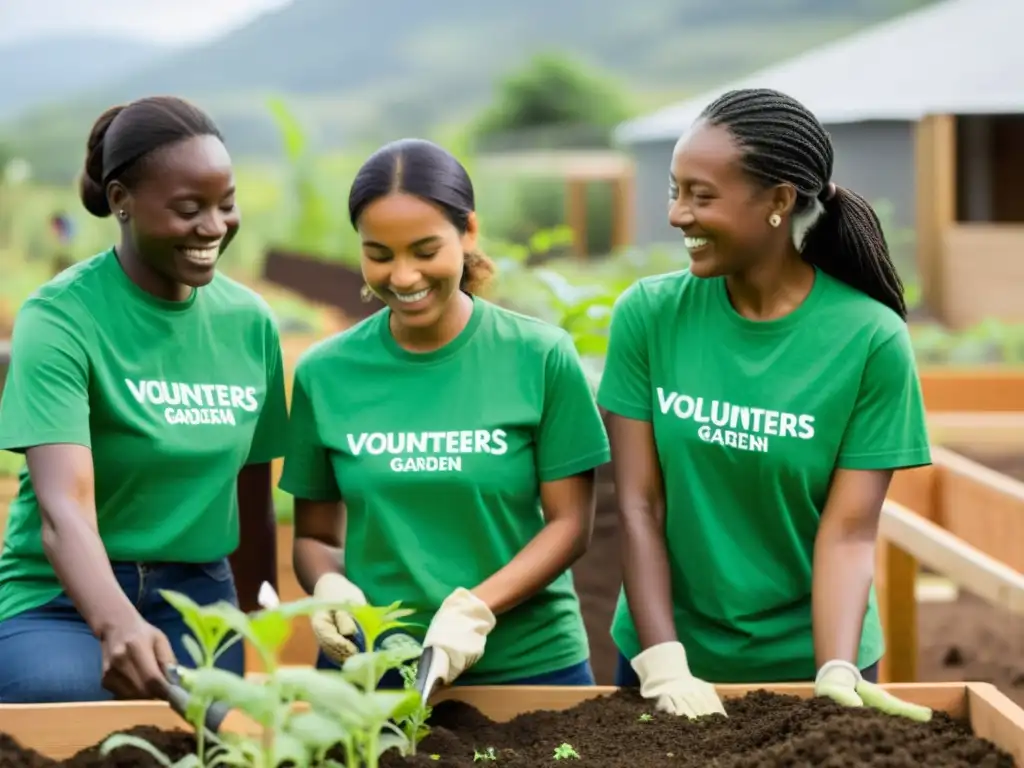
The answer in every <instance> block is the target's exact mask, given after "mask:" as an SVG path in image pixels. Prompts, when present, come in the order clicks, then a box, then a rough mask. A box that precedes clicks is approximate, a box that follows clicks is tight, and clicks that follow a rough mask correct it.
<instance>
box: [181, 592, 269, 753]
mask: <svg viewBox="0 0 1024 768" xmlns="http://www.w3.org/2000/svg"><path fill="white" fill-rule="evenodd" d="M256 601H257V602H258V603H259V604H260V606H261V607H263V608H268V609H269V608H276V607H277V606H278V605H280V604H281V601H280V599H279V598H278V596H277V592H275V591H274V588H273V587H272V586H271V585H270V584H268V583H267V582H265V581H264V582H263V583H262V584H261V585H260V591H259V595H258V596H257V598H256ZM164 674H165V675H166V676H167V701H168V703H170V705H171V709H173V710H174V711H175V712H176V713H177V714H178V715H179V716H180V717H182V718H183V719H185V720H188V716H187V714H186V712H187V710H188V705H189V701H190V698H191V697H190V695H189V692H188V691H186V690H185V688H184V687H183V686H182V684H181V675H180V674H179V673H178V668H177V667H175V666H169V667H167V669H165V670H164ZM229 716H230V720H229V726H228V730H231V731H240V730H244V731H251V730H252V728H251V727H250V726H251V723H250V722H249V721H248V718H246V717H245V716H244V715H242V714H241V713H240V712H234V711H233V710H232V709H231V707H230V706H229V705H227V704H225V703H224V702H222V701H214V702H212V703H211V704H210V705H209V706H208V707H207V708H206V717H205V719H204V724H203V726H204V730H205V731H206V734H205V735H206V736H211V735H212V736H214V737H216V735H217V734H218V733H220V730H221V728H222V727H223V726H224V722H225V720H228V719H229Z"/></svg>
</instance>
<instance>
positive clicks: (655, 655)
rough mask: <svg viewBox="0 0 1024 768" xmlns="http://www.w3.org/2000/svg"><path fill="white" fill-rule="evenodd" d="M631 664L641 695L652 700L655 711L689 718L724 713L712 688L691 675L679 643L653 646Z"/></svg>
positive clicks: (684, 652)
mask: <svg viewBox="0 0 1024 768" xmlns="http://www.w3.org/2000/svg"><path fill="white" fill-rule="evenodd" d="M630 664H631V665H632V667H633V671H635V672H636V674H637V677H639V678H640V695H641V696H643V697H644V698H645V699H654V700H655V701H656V704H655V708H656V709H657V710H658V711H660V712H668V713H669V714H671V715H686V716H687V717H690V718H693V717H700V716H701V715H710V714H713V713H716V712H717V713H718V714H720V715H724V714H725V707H724V706H722V700H721V699H720V698H719V697H718V692H717V691H716V690H715V687H714V686H713V685H711V683H707V682H704V681H703V680H701V679H699V678H696V677H694V676H693V675H692V674H691V673H690V665H689V664H688V663H687V661H686V649H685V648H683V644H682V643H680V642H678V641H675V642H668V643H659V644H658V645H652V646H651V647H650V648H648V649H647V650H646V651H643V652H642V653H640V654H638V655H637V656H635V657H634V658H633V660H632V661H631V662H630Z"/></svg>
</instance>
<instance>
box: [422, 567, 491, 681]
mask: <svg viewBox="0 0 1024 768" xmlns="http://www.w3.org/2000/svg"><path fill="white" fill-rule="evenodd" d="M496 623H497V619H495V617H494V614H493V613H491V609H490V608H488V607H487V604H486V603H484V601H483V600H481V599H480V598H478V597H477V596H476V595H474V594H473V593H472V592H470V591H469V590H468V589H464V588H462V587H459V588H458V589H456V590H455V591H454V592H452V593H451V594H450V595H448V597H446V598H445V599H444V602H443V603H441V607H440V608H438V609H437V613H435V614H434V618H433V619H432V620H431V622H430V626H429V627H428V628H427V634H426V636H425V637H424V638H423V647H424V648H427V647H432V648H434V653H435V654H436V653H437V652H438V651H441V652H442V653H443V655H444V657H445V659H446V660H447V664H445V663H444V661H441V662H440V663H439V664H438V665H437V668H438V670H439V672H440V674H439V677H440V679H441V680H442V681H443V682H444V683H445V684H446V685H451V683H452V681H454V680H455V678H457V677H458V676H459V675H461V674H462V673H463V672H465V671H466V670H467V669H469V668H470V667H471V666H473V665H474V664H476V663H477V662H478V661H479V660H480V657H481V656H483V655H484V646H485V645H486V644H487V635H488V634H490V632H491V630H492V629H494V625H495V624H496ZM445 667H447V669H446V668H445Z"/></svg>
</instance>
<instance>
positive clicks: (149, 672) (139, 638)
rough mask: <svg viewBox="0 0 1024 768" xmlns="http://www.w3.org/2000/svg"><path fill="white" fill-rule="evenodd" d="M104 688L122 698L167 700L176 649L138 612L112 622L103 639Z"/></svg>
mask: <svg viewBox="0 0 1024 768" xmlns="http://www.w3.org/2000/svg"><path fill="white" fill-rule="evenodd" d="M100 642H101V644H102V647H103V678H102V683H103V687H104V688H106V689H107V690H108V691H110V692H111V693H113V694H114V695H115V696H116V697H117V698H119V699H166V698H167V675H166V673H165V672H164V670H165V669H167V667H168V666H171V665H174V664H175V663H176V659H175V658H174V651H172V650H171V644H170V642H169V641H168V639H167V636H166V635H165V634H164V633H163V632H161V631H160V630H159V629H157V628H156V627H154V626H153V625H152V624H150V623H148V622H147V621H146V620H145V619H143V618H142V616H140V615H139V614H135V615H134V616H132V615H128V616H126V617H125V618H124V619H122V620H120V621H118V622H117V623H115V624H114V625H112V626H111V627H110V628H109V629H108V630H107V631H106V632H104V633H103V636H102V638H101V641H100Z"/></svg>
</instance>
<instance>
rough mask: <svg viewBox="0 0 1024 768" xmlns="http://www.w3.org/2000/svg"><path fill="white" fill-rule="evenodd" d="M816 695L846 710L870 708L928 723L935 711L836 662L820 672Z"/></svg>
mask: <svg viewBox="0 0 1024 768" xmlns="http://www.w3.org/2000/svg"><path fill="white" fill-rule="evenodd" d="M814 695H815V696H826V697H828V698H830V699H832V700H833V701H835V702H836V703H837V704H840V705H842V706H844V707H863V706H868V707H872V708H874V709H877V710H880V711H882V712H885V713H886V714H889V715H900V716H902V717H909V718H910V719H911V720H917V721H918V722H922V723H925V722H928V721H929V720H930V719H931V717H932V711H931V710H930V709H928V707H922V706H920V705H919V704H911V703H910V702H907V701H903V700H902V699H898V698H896V697H895V696H893V695H892V694H891V693H889V692H888V691H886V690H885V689H883V688H882V687H880V686H878V685H875V684H874V683H869V682H868V681H867V680H865V679H864V678H863V677H861V674H860V670H859V669H857V667H855V666H854V665H853V664H851V663H850V662H848V661H841V660H838V659H837V660H834V661H829V662H827V663H825V664H824V665H823V666H822V667H821V669H819V670H818V676H817V678H816V679H815V681H814Z"/></svg>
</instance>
